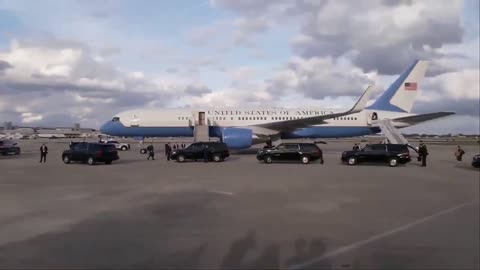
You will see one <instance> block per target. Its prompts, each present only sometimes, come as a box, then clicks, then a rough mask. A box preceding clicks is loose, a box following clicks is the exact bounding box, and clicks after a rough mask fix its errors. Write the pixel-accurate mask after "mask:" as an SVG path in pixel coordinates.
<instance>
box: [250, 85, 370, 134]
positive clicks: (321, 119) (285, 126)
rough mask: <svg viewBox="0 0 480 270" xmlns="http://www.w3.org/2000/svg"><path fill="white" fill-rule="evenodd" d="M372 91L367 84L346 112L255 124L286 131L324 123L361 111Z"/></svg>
mask: <svg viewBox="0 0 480 270" xmlns="http://www.w3.org/2000/svg"><path fill="white" fill-rule="evenodd" d="M372 91H373V86H372V85H369V86H368V87H367V89H366V90H365V92H363V95H362V96H361V97H360V98H359V99H358V101H357V103H355V105H354V106H353V107H352V108H351V109H350V110H348V111H346V112H341V113H333V114H326V115H319V116H313V117H308V118H303V119H294V120H285V121H279V122H270V123H265V124H259V125H256V126H258V127H263V128H267V129H271V130H277V131H281V132H286V131H291V130H295V129H298V128H304V127H308V126H311V125H321V124H325V123H326V122H325V120H327V119H332V118H336V117H341V116H345V115H350V114H354V113H358V112H361V111H363V109H364V108H365V106H366V105H367V102H368V100H369V99H370V95H371V94H372Z"/></svg>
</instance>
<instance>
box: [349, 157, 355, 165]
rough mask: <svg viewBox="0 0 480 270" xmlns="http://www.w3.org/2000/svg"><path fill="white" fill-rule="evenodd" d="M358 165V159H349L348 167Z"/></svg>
mask: <svg viewBox="0 0 480 270" xmlns="http://www.w3.org/2000/svg"><path fill="white" fill-rule="evenodd" d="M355 164H357V159H356V158H354V157H351V158H349V159H348V165H355Z"/></svg>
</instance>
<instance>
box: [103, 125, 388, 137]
mask: <svg viewBox="0 0 480 270" xmlns="http://www.w3.org/2000/svg"><path fill="white" fill-rule="evenodd" d="M245 128H248V127H245ZM222 129H223V127H209V133H210V137H218V138H221V137H222ZM100 131H101V132H102V133H104V134H108V135H112V136H119V137H193V127H188V126H187V127H125V126H124V125H123V124H122V123H121V122H118V121H117V122H113V121H109V122H107V123H105V124H104V125H103V126H102V127H101V128H100ZM379 132H380V129H379V128H378V127H366V126H365V127H329V126H312V127H308V128H302V129H298V130H296V131H294V132H289V133H284V134H282V139H295V138H341V137H353V136H363V135H369V134H373V133H379Z"/></svg>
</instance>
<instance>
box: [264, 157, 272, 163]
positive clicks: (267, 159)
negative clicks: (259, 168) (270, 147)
mask: <svg viewBox="0 0 480 270" xmlns="http://www.w3.org/2000/svg"><path fill="white" fill-rule="evenodd" d="M263 160H264V161H265V163H267V164H270V163H272V161H273V160H272V157H271V156H266V157H264V158H263Z"/></svg>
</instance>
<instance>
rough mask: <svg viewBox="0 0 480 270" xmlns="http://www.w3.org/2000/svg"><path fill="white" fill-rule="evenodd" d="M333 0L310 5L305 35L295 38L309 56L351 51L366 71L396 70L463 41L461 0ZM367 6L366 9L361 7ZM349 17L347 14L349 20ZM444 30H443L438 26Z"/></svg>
mask: <svg viewBox="0 0 480 270" xmlns="http://www.w3.org/2000/svg"><path fill="white" fill-rule="evenodd" d="M393 4H395V3H394V2H388V1H387V2H385V1H356V2H354V3H351V2H348V3H347V2H338V1H329V2H328V3H327V4H325V5H323V6H321V7H320V8H319V9H315V8H314V7H313V6H310V7H309V8H307V7H306V9H305V10H304V14H305V16H306V21H305V24H304V25H303V27H302V35H303V40H302V41H301V42H299V41H298V40H297V42H292V45H293V49H294V50H295V51H296V52H298V53H300V54H301V55H303V56H305V57H315V56H332V57H338V56H341V55H345V54H348V53H353V57H352V60H353V62H354V64H356V65H357V66H359V67H361V68H362V69H364V70H365V71H372V70H378V71H379V72H380V73H382V74H388V75H392V74H398V73H399V72H400V71H401V70H402V69H403V68H404V67H405V66H406V65H408V63H409V62H411V61H413V60H414V59H417V58H422V59H430V58H432V57H433V56H435V55H433V54H431V53H429V51H428V50H427V49H426V48H434V49H435V48H441V47H442V46H443V45H445V44H450V43H461V41H462V35H463V27H462V25H461V20H460V14H461V12H462V3H461V2H460V1H453V2H452V1H448V3H445V4H439V3H438V1H435V2H432V1H399V2H397V3H396V4H397V5H394V6H393ZM361 10H368V12H361ZM345 18H348V19H345ZM438 29H442V31H438Z"/></svg>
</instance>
